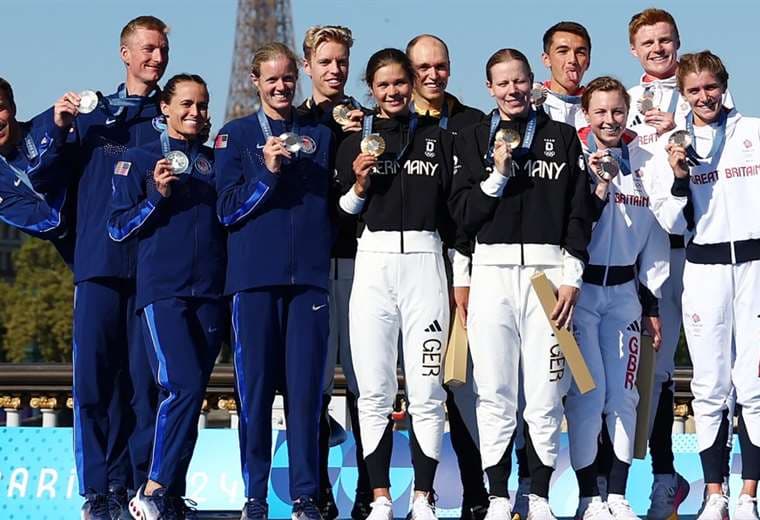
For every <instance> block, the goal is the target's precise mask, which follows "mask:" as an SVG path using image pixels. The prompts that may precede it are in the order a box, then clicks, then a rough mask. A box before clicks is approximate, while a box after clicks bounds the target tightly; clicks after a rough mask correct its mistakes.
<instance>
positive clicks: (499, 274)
mask: <svg viewBox="0 0 760 520" xmlns="http://www.w3.org/2000/svg"><path fill="white" fill-rule="evenodd" d="M538 270H539V269H537V268H534V267H524V266H511V265H510V266H501V265H474V266H473V269H472V281H471V284H470V308H469V315H468V325H467V333H468V338H469V340H470V352H471V354H472V362H473V378H474V383H475V391H476V392H477V394H478V400H477V405H476V406H477V416H478V432H479V434H480V452H481V456H482V457H483V468H484V469H485V468H489V467H491V466H494V465H496V464H497V463H498V462H499V461H500V460H501V458H502V456H503V455H504V452H505V451H506V449H507V446H508V445H509V441H510V440H511V438H512V435H513V433H514V431H515V423H516V414H517V387H518V384H517V381H518V371H519V367H520V358H521V356H522V366H523V367H524V369H523V370H524V377H523V381H524V385H523V388H524V391H525V413H524V419H525V422H526V423H527V424H528V428H529V431H530V437H531V440H532V441H533V445H534V447H535V448H536V452H537V455H538V457H539V459H541V462H542V464H544V465H546V466H550V467H554V465H555V463H556V460H557V455H558V453H559V433H560V426H561V423H562V397H563V396H564V395H565V394H566V393H567V389H568V386H569V384H570V377H571V376H570V373H569V369H567V368H566V367H565V358H564V356H562V354H561V351H560V350H559V346H558V345H557V343H556V340H555V338H554V335H553V333H552V330H551V326H550V325H549V321H548V319H547V318H546V315H545V314H544V311H543V308H542V307H541V304H540V303H539V301H538V298H537V297H536V295H535V293H534V291H533V287H532V285H531V283H530V277H531V276H532V275H533V274H535V273H536V272H537V271H538ZM544 272H545V273H546V276H547V277H548V278H549V279H550V280H551V281H552V282H553V283H554V284H555V286H556V285H558V283H559V281H560V278H561V276H562V268H561V267H548V268H546V269H545V270H544Z"/></svg>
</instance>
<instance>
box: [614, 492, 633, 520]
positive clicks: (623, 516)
mask: <svg viewBox="0 0 760 520" xmlns="http://www.w3.org/2000/svg"><path fill="white" fill-rule="evenodd" d="M607 506H608V507H609V508H610V513H612V516H613V517H614V518H615V520H639V517H638V516H637V515H636V513H634V512H633V508H632V507H631V504H630V503H629V502H628V501H627V500H626V499H625V497H624V496H623V495H616V494H614V493H610V494H609V496H608V497H607Z"/></svg>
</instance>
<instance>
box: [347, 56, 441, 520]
mask: <svg viewBox="0 0 760 520" xmlns="http://www.w3.org/2000/svg"><path fill="white" fill-rule="evenodd" d="M414 78H415V72H414V69H413V68H412V65H411V63H410V61H409V59H408V58H407V56H406V55H405V54H404V53H403V52H401V51H400V50H398V49H383V50H380V51H378V52H376V53H375V54H373V55H372V57H371V58H370V59H369V62H368V63H367V69H366V74H365V81H366V83H367V85H368V86H369V88H370V90H371V91H372V95H373V97H374V100H375V102H376V103H377V107H378V108H377V112H376V113H374V114H370V115H365V117H364V120H363V123H362V125H363V128H362V132H361V134H354V135H352V136H350V137H348V138H347V139H346V140H345V141H344V142H343V144H341V146H340V149H339V150H338V158H337V161H336V165H337V173H338V182H339V184H340V188H341V193H343V195H342V196H341V198H340V202H339V208H340V211H341V213H343V214H344V215H347V216H353V215H359V217H360V224H361V235H360V237H359V241H358V251H357V254H356V268H355V275H354V284H353V287H352V292H351V301H350V304H349V327H350V335H351V349H352V351H353V359H354V371H355V372H356V380H357V383H358V385H359V421H360V423H361V435H362V444H363V447H364V458H365V461H366V463H367V470H368V472H369V481H370V486H371V487H372V489H373V494H374V501H373V502H372V512H371V513H370V515H369V517H368V518H369V519H372V520H391V519H392V518H393V509H392V503H391V495H390V489H389V488H390V480H389V472H390V462H391V453H392V442H393V437H392V435H393V427H392V426H393V424H392V421H391V419H390V415H391V412H392V411H393V401H394V398H395V396H396V392H397V391H398V381H397V378H396V364H397V361H398V349H397V340H398V338H399V335H400V337H401V343H402V348H403V358H404V363H403V364H404V374H405V380H406V389H407V397H408V402H409V404H408V413H409V416H410V420H411V422H412V424H413V428H412V429H410V444H411V452H412V467H413V469H414V497H413V502H412V507H411V512H410V515H411V518H412V519H414V520H423V519H424V520H431V519H434V518H436V516H435V508H434V504H433V499H434V497H433V493H432V490H433V480H434V478H435V472H436V468H437V466H438V461H439V458H440V450H441V440H442V435H443V428H444V421H445V417H444V415H445V414H444V408H443V403H444V401H445V399H446V394H445V392H444V390H443V385H442V379H443V373H442V361H443V357H444V354H445V348H446V337H447V335H448V325H449V309H448V305H447V298H446V295H447V289H446V273H445V269H444V264H443V249H442V248H443V245H444V244H447V245H448V244H452V243H453V240H454V236H455V229H454V225H453V221H452V220H451V217H450V216H449V213H448V210H447V208H446V200H447V198H448V195H449V191H450V187H451V178H452V173H453V164H454V159H453V141H452V140H453V138H452V136H451V135H450V134H449V133H448V132H446V131H444V130H441V129H440V128H439V127H437V126H434V125H421V124H420V121H419V118H418V116H417V114H415V113H412V112H411V111H410V109H409V104H410V101H411V97H412V89H413V85H414ZM373 140H374V143H375V145H376V146H379V148H380V149H376V150H377V151H376V153H374V154H373V153H371V152H372V151H373V150H372V149H368V148H367V143H369V142H371V141H373ZM380 140H381V141H380ZM378 141H379V142H381V143H382V145H380V144H378ZM362 143H363V144H362Z"/></svg>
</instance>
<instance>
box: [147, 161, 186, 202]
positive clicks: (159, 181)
mask: <svg viewBox="0 0 760 520" xmlns="http://www.w3.org/2000/svg"><path fill="white" fill-rule="evenodd" d="M172 153H180V154H182V155H185V154H184V153H182V152H178V151H175V152H169V153H168V154H167V156H166V157H164V158H163V159H161V160H159V161H158V162H156V166H155V167H154V168H153V182H154V183H155V185H156V190H158V192H159V193H160V194H161V196H162V197H164V198H167V197H170V196H171V194H172V186H171V183H172V182H174V181H176V180H177V179H178V178H179V177H177V174H176V173H175V170H174V168H175V166H173V165H172V159H171V158H169V155H171V154H172ZM185 159H187V156H186V155H185ZM188 163H189V161H188ZM186 169H187V167H186Z"/></svg>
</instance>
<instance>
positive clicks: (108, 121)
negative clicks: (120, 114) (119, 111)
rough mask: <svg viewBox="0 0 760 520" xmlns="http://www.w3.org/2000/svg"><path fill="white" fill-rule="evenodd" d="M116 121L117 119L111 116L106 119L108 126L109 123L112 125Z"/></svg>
mask: <svg viewBox="0 0 760 520" xmlns="http://www.w3.org/2000/svg"><path fill="white" fill-rule="evenodd" d="M115 122H116V119H111V118H108V119H106V126H108V125H112V124H114V123H115Z"/></svg>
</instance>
